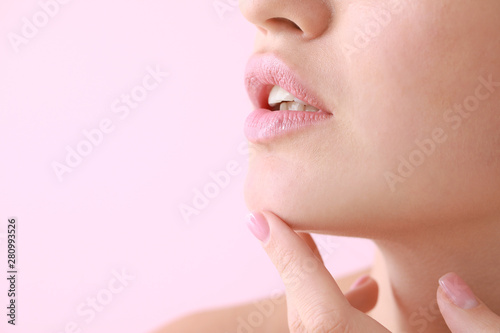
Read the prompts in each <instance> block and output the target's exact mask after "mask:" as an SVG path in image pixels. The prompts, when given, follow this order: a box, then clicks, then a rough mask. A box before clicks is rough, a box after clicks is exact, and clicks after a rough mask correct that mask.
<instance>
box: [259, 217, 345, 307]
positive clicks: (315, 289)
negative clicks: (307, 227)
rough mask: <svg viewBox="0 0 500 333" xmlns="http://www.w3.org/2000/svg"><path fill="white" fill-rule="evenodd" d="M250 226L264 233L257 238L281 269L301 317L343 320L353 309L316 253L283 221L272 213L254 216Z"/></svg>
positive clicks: (286, 286) (291, 299) (278, 268)
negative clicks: (319, 314)
mask: <svg viewBox="0 0 500 333" xmlns="http://www.w3.org/2000/svg"><path fill="white" fill-rule="evenodd" d="M249 224H250V225H249V227H250V229H251V230H252V224H253V225H254V226H255V227H256V228H257V229H258V230H260V231H259V232H257V234H258V235H257V234H256V236H257V237H258V238H259V239H261V241H262V246H263V248H264V250H265V251H266V252H267V254H268V256H269V257H270V259H271V261H272V262H273V264H274V266H275V267H276V268H277V270H278V273H279V274H280V276H281V279H282V280H283V283H284V284H285V288H286V290H287V297H288V299H289V301H290V302H291V303H292V304H293V305H294V307H295V308H296V310H297V311H298V313H301V314H303V313H308V314H309V315H316V314H313V313H311V311H314V310H318V311H321V312H324V313H330V314H338V315H339V316H342V314H344V313H346V312H347V311H350V310H352V309H353V308H352V307H351V305H350V303H349V302H348V301H347V299H346V298H345V296H344V294H343V293H342V291H341V290H340V288H339V287H338V285H337V283H336V282H335V280H334V279H333V277H332V276H331V275H330V272H328V270H327V269H326V267H325V266H324V265H323V263H322V261H321V260H320V259H319V258H318V257H317V256H316V255H315V253H314V251H313V250H312V249H311V248H310V247H309V246H308V244H307V243H306V242H305V240H304V239H303V238H301V237H300V236H299V235H298V234H297V233H296V232H295V231H293V230H292V229H291V228H290V227H289V226H288V225H287V224H286V223H285V222H283V221H282V220H281V219H280V218H279V217H277V216H276V215H274V214H272V213H270V212H264V213H262V214H261V213H253V214H252V215H251V217H250V221H249ZM266 225H267V230H266ZM254 234H255V232H254ZM259 236H260V237H259Z"/></svg>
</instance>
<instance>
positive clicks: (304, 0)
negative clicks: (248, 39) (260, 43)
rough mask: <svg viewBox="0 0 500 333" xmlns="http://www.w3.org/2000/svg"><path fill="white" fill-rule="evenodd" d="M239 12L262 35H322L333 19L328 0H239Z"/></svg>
mask: <svg viewBox="0 0 500 333" xmlns="http://www.w3.org/2000/svg"><path fill="white" fill-rule="evenodd" d="M239 6H240V11H241V13H242V14H243V16H245V18H246V19H247V20H248V21H249V22H251V23H253V24H254V25H255V26H257V28H259V29H260V30H261V31H262V33H263V34H265V35H267V34H278V33H293V34H299V35H301V36H302V37H303V38H305V39H313V38H317V37H319V36H321V35H322V34H323V32H324V31H325V30H326V29H327V28H328V26H329V24H330V20H331V18H332V7H331V4H330V1H329V0H240V1H239Z"/></svg>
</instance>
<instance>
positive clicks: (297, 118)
mask: <svg viewBox="0 0 500 333" xmlns="http://www.w3.org/2000/svg"><path fill="white" fill-rule="evenodd" d="M332 116H333V115H332V114H331V113H327V112H324V111H317V112H307V111H289V110H283V111H270V110H266V109H257V110H255V111H253V112H252V113H250V115H249V116H248V117H247V119H246V121H245V128H244V132H245V136H246V137H247V139H248V141H250V142H253V143H265V142H268V141H270V140H273V139H276V138H278V137H281V136H284V135H287V134H292V133H295V132H297V131H299V130H302V129H304V128H307V127H312V126H314V125H318V124H320V123H322V122H325V121H328V120H329V119H330V118H331V117H332Z"/></svg>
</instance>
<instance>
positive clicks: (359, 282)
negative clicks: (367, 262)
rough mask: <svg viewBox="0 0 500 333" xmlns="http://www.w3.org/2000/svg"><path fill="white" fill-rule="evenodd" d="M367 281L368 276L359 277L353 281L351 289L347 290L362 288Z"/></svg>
mask: <svg viewBox="0 0 500 333" xmlns="http://www.w3.org/2000/svg"><path fill="white" fill-rule="evenodd" d="M369 280H370V276H369V275H363V276H361V277H359V278H358V279H357V280H356V281H354V283H353V284H352V285H351V288H349V290H353V289H356V288H358V287H359V286H362V285H363V284H365V283H366V282H368V281H369Z"/></svg>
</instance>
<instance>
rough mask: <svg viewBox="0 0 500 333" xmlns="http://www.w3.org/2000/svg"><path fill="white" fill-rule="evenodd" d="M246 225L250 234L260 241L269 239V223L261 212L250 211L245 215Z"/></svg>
mask: <svg viewBox="0 0 500 333" xmlns="http://www.w3.org/2000/svg"><path fill="white" fill-rule="evenodd" d="M247 226H248V229H250V231H251V232H252V234H253V235H254V236H255V237H257V239H258V240H260V241H261V242H262V243H266V242H267V240H268V239H269V234H270V232H269V224H268V223H267V220H266V218H265V217H264V215H262V214H261V213H251V214H249V215H248V216H247Z"/></svg>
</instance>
